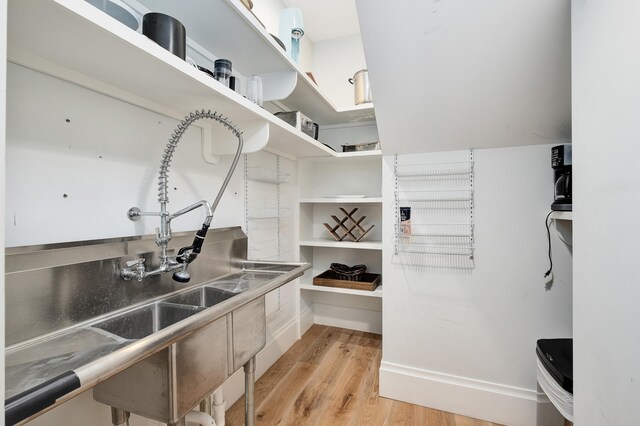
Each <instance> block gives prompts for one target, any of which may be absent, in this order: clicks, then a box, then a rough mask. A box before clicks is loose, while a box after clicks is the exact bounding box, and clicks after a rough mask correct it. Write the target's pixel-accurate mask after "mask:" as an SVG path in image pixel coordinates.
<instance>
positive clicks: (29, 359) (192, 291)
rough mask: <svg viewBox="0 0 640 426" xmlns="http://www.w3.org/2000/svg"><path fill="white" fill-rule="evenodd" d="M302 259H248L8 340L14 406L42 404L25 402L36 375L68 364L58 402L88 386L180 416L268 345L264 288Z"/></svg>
mask: <svg viewBox="0 0 640 426" xmlns="http://www.w3.org/2000/svg"><path fill="white" fill-rule="evenodd" d="M308 267H309V265H308V264H301V263H286V262H282V263H260V262H250V261H244V262H243V264H242V269H240V270H236V272H231V273H229V274H227V275H224V276H221V277H219V278H217V279H214V280H212V281H209V282H206V283H204V284H202V285H199V286H197V287H191V288H189V289H183V290H179V291H174V292H171V293H168V294H166V295H164V296H159V297H155V298H153V299H150V300H148V301H147V302H146V303H145V302H143V303H138V304H135V305H133V306H130V307H129V308H123V309H120V310H118V311H115V312H112V313H110V314H107V315H103V316H101V317H98V318H95V319H94V320H91V321H88V322H84V323H81V324H78V325H77V326H74V327H71V328H68V329H66V330H63V331H62V332H60V333H56V334H55V335H52V336H51V337H44V338H42V339H36V340H33V341H31V342H30V343H28V344H25V345H19V346H16V347H15V348H12V349H11V350H9V351H7V355H6V366H7V369H6V379H7V385H8V388H9V389H12V390H11V392H13V394H14V395H16V392H22V393H21V394H20V395H16V397H15V398H17V399H19V400H20V401H25V402H24V403H22V402H18V403H16V404H17V408H16V410H17V411H21V412H24V413H26V414H24V415H21V417H19V418H26V416H27V415H28V414H35V413H36V412H38V411H40V410H41V409H42V408H43V406H40V405H38V404H36V405H37V407H36V408H31V407H30V406H29V405H30V404H31V405H33V404H32V403H31V402H30V399H31V395H30V394H33V390H34V389H37V388H38V387H39V386H41V385H38V383H42V382H43V381H44V380H49V379H51V378H52V377H53V378H54V379H52V380H54V381H55V380H56V377H57V376H58V375H63V376H68V375H69V374H72V375H73V376H75V377H76V378H77V381H79V385H78V386H76V387H75V388H74V389H70V390H69V391H65V392H66V393H64V394H58V395H57V396H56V399H57V402H56V403H55V405H58V404H59V403H60V402H62V401H64V400H66V399H69V398H71V397H72V396H74V395H77V394H79V393H81V392H82V391H85V390H88V389H90V388H93V396H94V399H95V400H97V401H98V402H101V403H104V404H107V405H110V406H111V407H114V408H118V409H122V410H125V411H129V412H132V413H135V414H139V415H141V416H144V417H147V418H151V419H155V420H157V421H159V422H162V423H167V424H181V423H180V422H181V421H182V419H183V417H184V416H185V415H186V414H187V413H188V412H189V411H190V410H192V409H193V408H194V407H195V406H197V405H198V403H199V402H200V401H201V400H203V399H204V398H206V397H207V396H208V395H209V394H210V393H211V392H213V391H214V390H215V389H217V388H218V387H219V386H221V385H222V383H224V381H225V380H226V379H227V378H228V377H229V376H230V375H232V374H233V373H234V372H235V371H237V370H238V369H240V368H241V367H242V366H243V365H245V364H246V363H248V362H249V361H250V360H251V358H253V357H254V356H255V355H256V354H257V353H258V352H259V351H260V350H261V349H262V348H263V347H264V346H265V344H266V317H265V295H266V294H267V293H268V292H270V291H273V290H274V289H276V288H278V287H280V286H282V285H284V284H286V283H288V282H290V281H292V280H293V279H295V278H297V277H299V276H301V275H302V273H303V272H304V271H305V270H306V269H308ZM38 392H39V391H38ZM9 396H11V395H9ZM5 404H6V403H5ZM48 404H51V403H50V402H49V403H48ZM51 406H54V405H51ZM6 407H8V406H7V405H6ZM6 407H5V408H6ZM38 407H39V408H38ZM5 417H6V416H5Z"/></svg>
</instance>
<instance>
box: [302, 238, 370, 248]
mask: <svg viewBox="0 0 640 426" xmlns="http://www.w3.org/2000/svg"><path fill="white" fill-rule="evenodd" d="M300 245H301V246H306V247H330V248H348V249H358V250H382V241H369V242H367V241H359V242H357V243H354V242H352V241H335V240H329V239H326V240H325V239H316V240H304V241H300Z"/></svg>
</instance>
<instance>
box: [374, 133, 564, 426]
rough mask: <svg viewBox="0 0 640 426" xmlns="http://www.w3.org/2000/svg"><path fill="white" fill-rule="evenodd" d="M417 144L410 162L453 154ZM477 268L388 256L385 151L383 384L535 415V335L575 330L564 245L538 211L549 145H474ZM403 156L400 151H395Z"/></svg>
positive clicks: (421, 398) (483, 408)
mask: <svg viewBox="0 0 640 426" xmlns="http://www.w3.org/2000/svg"><path fill="white" fill-rule="evenodd" d="M456 155H457V153H451V154H447V153H438V154H416V155H412V156H411V158H412V160H413V162H417V163H420V162H425V163H428V162H433V161H454V160H453V159H454V158H456ZM474 157H475V166H474V189H475V193H474V206H475V207H474V223H475V235H474V236H475V268H474V269H473V270H471V271H468V270H467V271H465V270H456V269H444V268H443V269H437V268H435V269H429V268H422V269H420V268H415V267H409V266H402V265H396V264H394V263H392V257H393V256H392V255H393V232H394V229H395V227H394V218H395V214H394V210H393V209H394V207H393V197H394V193H393V190H394V180H393V164H394V160H393V156H385V157H384V161H383V198H384V203H385V204H384V214H383V216H384V218H383V219H384V237H383V244H384V252H383V270H384V299H383V335H384V339H383V360H382V366H381V371H380V393H381V395H383V396H386V397H391V398H394V399H399V400H403V401H408V402H412V403H417V404H420V405H424V406H428V407H434V408H438V409H442V410H445V411H449V412H455V413H460V414H465V415H469V416H472V417H476V418H481V419H486V420H490V421H494V422H497V423H501V424H509V425H534V424H535V421H536V420H535V413H536V398H537V393H536V363H535V359H536V358H535V345H536V340H537V339H540V338H551V337H567V336H571V333H572V330H571V292H572V289H571V282H572V279H571V255H570V250H569V248H568V247H567V246H565V245H564V244H562V243H560V242H559V240H558V238H557V236H556V235H554V233H553V229H552V236H553V252H554V266H555V281H554V283H553V286H552V287H551V289H550V290H548V291H547V290H546V287H545V280H544V279H543V274H544V272H545V271H546V270H547V268H548V260H547V237H546V230H545V227H544V219H545V216H546V214H547V213H548V211H549V205H550V203H551V202H552V201H553V200H552V170H551V167H550V145H544V146H533V147H518V148H502V149H487V150H476V151H474ZM401 158H402V157H401Z"/></svg>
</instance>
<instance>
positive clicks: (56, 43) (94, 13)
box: [7, 0, 336, 157]
mask: <svg viewBox="0 0 640 426" xmlns="http://www.w3.org/2000/svg"><path fill="white" fill-rule="evenodd" d="M220 1H221V0H215V1H214V2H213V3H218V2H220ZM7 22H8V52H7V53H8V58H9V60H10V61H11V62H14V63H17V64H19V65H24V66H27V67H29V68H32V69H35V70H38V71H42V72H45V73H47V74H50V75H53V76H55V77H58V78H61V79H63V80H66V81H70V82H72V83H75V84H78V85H80V86H83V87H86V88H89V89H91V90H94V91H96V92H99V93H103V94H106V95H108V96H111V97H114V98H116V99H120V100H123V101H125V102H129V103H131V104H133V105H137V106H140V107H142V108H145V109H148V110H151V111H155V112H158V113H160V114H163V115H166V116H169V117H173V118H176V119H181V118H182V117H184V116H185V114H187V113H189V112H190V111H193V110H195V109H212V110H217V111H219V112H222V113H223V114H224V115H225V116H227V117H228V118H229V119H231V120H232V121H233V122H235V123H236V124H238V125H239V127H240V128H243V129H246V128H247V127H248V128H252V127H255V125H252V123H265V125H266V124H268V131H266V132H265V131H264V129H263V130H262V133H261V135H263V136H264V135H265V133H266V135H267V137H268V145H267V147H266V149H268V150H270V151H272V152H275V153H278V154H282V155H285V156H288V157H314V156H336V153H335V152H334V151H332V150H331V149H329V148H327V147H326V146H325V145H323V144H322V143H319V142H318V141H316V140H314V139H313V138H311V137H309V136H307V135H305V134H303V133H302V132H300V131H299V130H297V129H295V128H293V127H292V126H290V125H288V124H287V123H285V122H284V121H282V120H280V119H279V118H277V117H275V116H273V115H272V114H270V113H269V112H268V111H266V110H264V109H263V108H260V107H258V106H257V105H255V104H253V103H252V102H250V101H248V100H247V99H245V98H244V97H243V96H241V95H240V94H238V93H236V92H234V91H232V90H229V89H228V88H226V87H224V86H223V85H222V84H220V83H218V82H217V81H215V80H214V79H212V78H210V77H209V76H208V75H206V74H204V73H202V72H200V71H198V70H197V69H196V68H194V67H192V66H191V65H189V64H188V63H186V62H185V61H183V60H181V59H180V58H178V57H176V56H174V55H172V54H171V53H169V52H167V51H166V50H164V49H163V48H161V47H160V46H158V45H157V44H156V43H154V42H153V41H151V40H149V39H148V38H147V37H145V36H143V35H142V34H140V33H137V32H135V31H132V30H131V29H129V28H127V27H126V26H124V25H123V24H121V23H120V22H118V21H116V20H114V19H112V18H111V17H109V16H107V15H106V14H104V13H102V12H101V11H100V10H98V9H96V8H94V7H93V6H91V5H90V4H89V3H86V2H85V1H80V0H28V1H25V0H11V1H10V2H9V7H8V20H7ZM62 29H63V30H62ZM249 145H250V144H247V146H249ZM221 153H225V152H221ZM212 154H216V153H215V152H213V153H212Z"/></svg>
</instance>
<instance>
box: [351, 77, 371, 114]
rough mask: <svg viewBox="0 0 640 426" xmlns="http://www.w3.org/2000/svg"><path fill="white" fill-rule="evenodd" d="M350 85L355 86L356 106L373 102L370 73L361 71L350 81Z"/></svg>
mask: <svg viewBox="0 0 640 426" xmlns="http://www.w3.org/2000/svg"><path fill="white" fill-rule="evenodd" d="M349 83H351V84H353V85H354V101H355V103H356V105H360V104H365V103H367V102H373V97H372V96H371V84H370V83H369V71H367V70H366V69H364V70H360V71H358V72H357V73H355V74H354V75H353V78H350V79H349Z"/></svg>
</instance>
